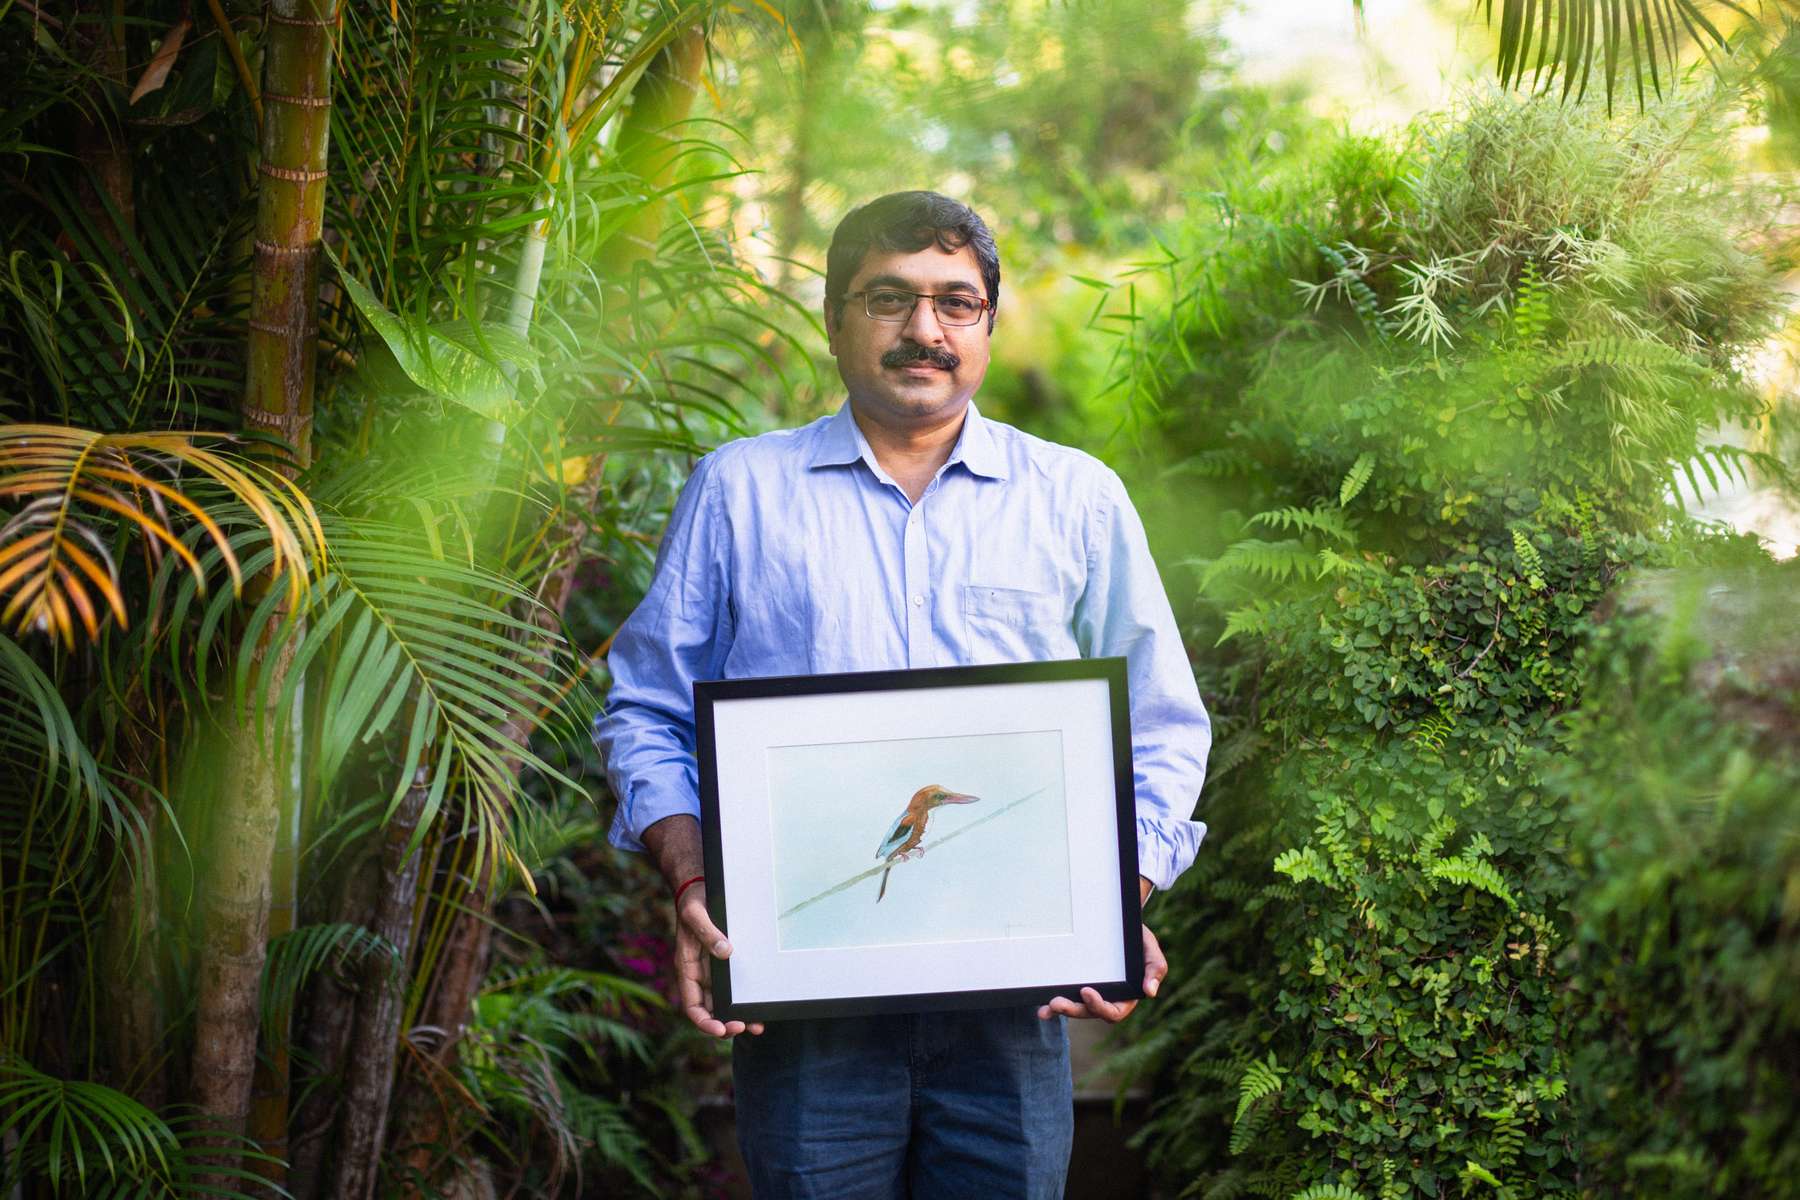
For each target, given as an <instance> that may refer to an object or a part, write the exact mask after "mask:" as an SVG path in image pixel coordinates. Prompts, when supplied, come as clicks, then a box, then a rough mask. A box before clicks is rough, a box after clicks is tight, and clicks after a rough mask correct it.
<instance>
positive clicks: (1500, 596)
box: [1114, 95, 1775, 1200]
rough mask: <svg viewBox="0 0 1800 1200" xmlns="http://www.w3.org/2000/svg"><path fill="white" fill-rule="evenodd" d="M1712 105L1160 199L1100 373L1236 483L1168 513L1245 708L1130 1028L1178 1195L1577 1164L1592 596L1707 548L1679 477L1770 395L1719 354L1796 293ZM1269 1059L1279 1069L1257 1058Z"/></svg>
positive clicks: (1714, 99) (1226, 672)
mask: <svg viewBox="0 0 1800 1200" xmlns="http://www.w3.org/2000/svg"><path fill="white" fill-rule="evenodd" d="M1728 105H1729V101H1728V99H1722V98H1720V97H1718V96H1706V97H1690V98H1687V99H1685V100H1684V101H1683V102H1682V103H1680V104H1678V105H1670V106H1666V107H1662V108H1658V109H1654V110H1651V111H1649V112H1646V113H1643V114H1640V115H1636V116H1632V117H1629V118H1620V119H1615V120H1609V119H1608V118H1607V117H1606V116H1605V115H1604V114H1603V113H1602V112H1600V111H1599V110H1598V109H1597V108H1595V107H1591V106H1576V105H1571V106H1566V107H1557V106H1554V105H1547V104H1538V103H1532V102H1529V101H1522V100H1515V99H1512V98H1508V97H1505V96H1502V95H1486V96H1482V97H1478V98H1476V99H1473V100H1471V101H1470V102H1469V103H1468V104H1467V105H1466V106H1465V107H1464V108H1462V109H1460V110H1458V111H1457V112H1455V113H1453V114H1447V115H1445V116H1443V117H1439V118H1433V119H1428V120H1426V121H1424V122H1422V123H1421V124H1420V125H1418V126H1417V127H1416V128H1415V129H1413V130H1412V131H1410V132H1409V133H1408V134H1406V135H1404V136H1400V137H1396V138H1394V139H1389V140H1377V139H1366V138H1356V137H1343V138H1340V139H1339V140H1338V141H1336V143H1335V144H1332V145H1330V146H1328V147H1326V148H1325V149H1323V150H1322V151H1321V152H1320V155H1319V157H1318V158H1316V159H1314V158H1310V157H1307V158H1302V159H1300V160H1298V161H1296V162H1294V163H1293V164H1292V165H1291V167H1290V168H1289V169H1287V170H1284V171H1273V172H1271V173H1270V174H1269V175H1268V176H1267V177H1265V178H1262V179H1259V180H1257V181H1256V183H1255V185H1254V186H1243V187H1234V188H1228V189H1227V190H1226V191H1225V192H1224V193H1223V194H1222V195H1221V196H1220V198H1219V201H1218V204H1217V206H1216V213H1215V214H1212V215H1208V216H1204V217H1202V216H1196V217H1194V218H1193V219H1191V220H1190V221H1188V222H1187V223H1185V224H1183V225H1181V226H1178V227H1177V228H1175V229H1174V230H1172V231H1170V232H1169V233H1168V234H1167V235H1166V239H1165V240H1166V241H1167V242H1168V244H1169V245H1170V246H1171V247H1173V250H1172V251H1171V256H1172V257H1171V262H1170V263H1169V264H1168V265H1167V271H1168V273H1169V275H1170V276H1171V277H1172V278H1173V280H1174V283H1173V286H1172V287H1171V289H1170V293H1171V295H1170V301H1169V307H1168V308H1167V309H1166V310H1163V311H1159V312H1155V313H1152V314H1147V315H1145V314H1140V313H1138V312H1137V311H1136V309H1135V308H1134V309H1132V310H1131V311H1132V312H1133V317H1134V319H1133V321H1132V323H1131V325H1130V328H1129V329H1128V330H1127V331H1126V332H1124V333H1122V334H1121V335H1120V338H1119V343H1118V344H1119V358H1118V364H1119V365H1118V378H1119V380H1120V384H1119V387H1118V388H1117V389H1116V390H1115V393H1114V395H1115V397H1126V398H1129V397H1140V396H1141V397H1144V398H1145V402H1144V403H1137V404H1136V409H1137V419H1138V420H1139V421H1140V422H1142V423H1143V425H1144V426H1145V427H1146V428H1147V429H1148V430H1149V431H1151V432H1152V433H1153V435H1154V436H1153V438H1146V439H1145V440H1146V442H1151V443H1153V444H1156V445H1157V446H1159V447H1161V448H1166V449H1167V451H1168V453H1170V454H1171V455H1173V456H1175V457H1176V458H1178V459H1179V458H1180V457H1181V456H1191V458H1189V459H1188V461H1189V462H1190V463H1192V464H1193V466H1192V468H1191V469H1190V470H1187V471H1181V470H1180V469H1179V468H1176V469H1165V471H1164V478H1166V479H1180V480H1182V481H1184V483H1185V487H1184V490H1183V493H1182V495H1181V496H1180V497H1179V500H1178V501H1175V502H1173V503H1175V504H1179V507H1180V509H1181V511H1183V512H1186V513H1190V514H1191V513H1193V512H1207V513H1212V514H1216V515H1215V516H1214V518H1213V519H1212V521H1211V522H1210V523H1209V524H1205V525H1199V526H1196V525H1195V524H1194V523H1193V522H1192V521H1191V520H1190V521H1188V522H1187V523H1186V524H1185V525H1184V526H1170V527H1169V529H1168V530H1167V531H1166V532H1165V536H1164V538H1163V539H1162V540H1163V541H1164V543H1165V544H1167V543H1169V542H1170V541H1171V540H1173V541H1174V546H1173V548H1175V549H1177V550H1178V551H1180V552H1183V553H1185V554H1186V555H1187V556H1188V559H1189V561H1190V562H1192V563H1194V564H1195V565H1196V566H1197V567H1198V568H1199V570H1198V581H1199V595H1198V596H1197V597H1196V598H1195V600H1194V602H1193V603H1192V605H1191V606H1190V616H1189V620H1190V622H1191V625H1192V628H1193V630H1194V634H1195V639H1196V641H1197V642H1198V643H1199V644H1202V645H1205V644H1207V643H1210V642H1214V641H1215V640H1217V641H1218V642H1222V643H1224V646H1223V647H1222V648H1221V649H1219V650H1215V651H1214V657H1212V658H1211V659H1210V660H1209V661H1207V662H1206V663H1205V665H1204V666H1203V668H1202V687H1203V691H1204V692H1205V694H1206V696H1207V700H1208V703H1209V705H1210V706H1211V707H1212V709H1213V711H1214V715H1215V720H1216V722H1217V728H1218V729H1219V732H1220V744H1221V747H1222V751H1223V748H1226V747H1231V746H1233V745H1238V746H1242V745H1246V744H1249V743H1248V742H1247V741H1246V740H1245V739H1248V738H1250V737H1251V736H1252V735H1254V736H1256V737H1258V738H1259V739H1260V741H1259V742H1258V743H1256V744H1257V747H1258V748H1257V749H1256V750H1255V751H1254V752H1245V751H1242V750H1239V751H1238V752H1237V753H1236V754H1235V755H1234V757H1233V758H1232V759H1231V770H1230V771H1229V773H1228V774H1225V775H1223V777H1221V776H1220V775H1219V774H1218V773H1215V775H1214V777H1213V779H1212V780H1210V781H1209V783H1208V787H1207V791H1206V793H1205V795H1204V796H1203V798H1202V812H1201V815H1202V816H1203V817H1204V818H1205V819H1206V820H1207V822H1208V823H1209V825H1210V826H1211V829H1212V834H1211V836H1210V838H1209V841H1208V844H1207V847H1206V849H1205V850H1204V851H1203V853H1202V855H1201V861H1200V863H1199V864H1197V866H1196V868H1195V870H1194V871H1192V872H1190V874H1189V876H1187V877H1184V882H1183V884H1182V885H1180V886H1178V888H1177V890H1176V892H1175V893H1174V894H1173V895H1172V896H1171V897H1170V898H1169V899H1168V900H1167V901H1165V903H1164V907H1163V910H1162V916H1161V918H1160V922H1161V923H1160V924H1159V925H1158V932H1159V935H1161V936H1162V938H1163V942H1164V945H1165V947H1167V948H1168V950H1169V953H1170V955H1171V960H1172V961H1180V962H1183V963H1192V964H1195V965H1196V969H1197V973H1196V975H1195V977H1194V978H1193V979H1192V980H1191V981H1190V982H1185V983H1179V984H1174V985H1173V986H1171V987H1170V988H1168V989H1165V991H1164V997H1165V999H1164V1001H1163V1003H1161V1004H1160V1005H1153V1006H1150V1007H1149V1008H1148V1009H1147V1010H1146V1013H1145V1016H1146V1017H1147V1019H1145V1020H1143V1021H1142V1023H1141V1024H1140V1025H1139V1026H1138V1027H1137V1028H1136V1029H1134V1030H1130V1031H1129V1032H1130V1033H1132V1034H1135V1035H1137V1036H1138V1037H1140V1038H1142V1039H1143V1043H1142V1045H1141V1046H1140V1047H1138V1048H1137V1051H1136V1052H1134V1055H1133V1057H1131V1058H1130V1059H1128V1062H1131V1063H1137V1064H1140V1065H1145V1064H1149V1063H1151V1062H1160V1064H1161V1065H1162V1069H1163V1072H1164V1077H1163V1079H1162V1081H1161V1083H1160V1085H1159V1087H1158V1088H1157V1094H1158V1095H1159V1096H1160V1097H1161V1100H1160V1101H1159V1103H1158V1105H1157V1107H1156V1110H1155V1112H1154V1114H1153V1117H1152V1120H1151V1122H1150V1126H1149V1128H1148V1129H1147V1130H1146V1131H1145V1134H1144V1138H1143V1143H1144V1145H1145V1146H1146V1147H1147V1148H1148V1150H1149V1152H1150V1154H1151V1156H1152V1159H1153V1161H1155V1162H1156V1163H1157V1165H1158V1166H1159V1167H1160V1169H1161V1170H1163V1171H1164V1172H1165V1173H1167V1174H1169V1175H1171V1176H1173V1177H1174V1178H1175V1179H1176V1180H1177V1181H1179V1182H1180V1183H1181V1184H1182V1185H1184V1186H1186V1187H1187V1188H1188V1189H1189V1190H1190V1191H1192V1192H1194V1193H1197V1194H1206V1193H1207V1191H1208V1190H1209V1189H1212V1188H1214V1187H1218V1188H1221V1189H1225V1190H1226V1191H1227V1192H1229V1191H1231V1190H1234V1189H1242V1190H1248V1191H1252V1192H1256V1193H1258V1194H1264V1195H1277V1196H1287V1195H1301V1196H1304V1195H1309V1194H1310V1195H1319V1196H1345V1195H1361V1196H1365V1197H1366V1196H1380V1197H1382V1198H1383V1200H1388V1198H1390V1197H1392V1198H1400V1197H1406V1198H1412V1197H1434V1198H1435V1197H1441V1196H1443V1197H1447V1196H1460V1195H1478V1194H1493V1195H1496V1196H1508V1197H1514V1198H1518V1200H1523V1198H1525V1197H1538V1196H1554V1195H1574V1194H1575V1193H1576V1192H1577V1190H1578V1189H1579V1188H1581V1187H1583V1186H1585V1184H1584V1180H1585V1178H1586V1176H1585V1170H1586V1168H1585V1165H1584V1162H1585V1155H1586V1153H1587V1152H1588V1151H1589V1149H1590V1148H1591V1147H1592V1146H1593V1144H1594V1143H1593V1142H1591V1141H1590V1140H1588V1134H1589V1132H1590V1127H1591V1126H1590V1123H1591V1121H1592V1120H1593V1117H1592V1116H1591V1115H1590V1113H1589V1112H1588V1111H1587V1110H1584V1109H1582V1108H1580V1107H1578V1099H1577V1089H1576V1087H1575V1086H1574V1084H1575V1081H1576V1080H1577V1079H1578V1078H1579V1076H1578V1075H1577V1070H1576V1064H1575V1061H1574V1059H1575V1057H1576V1056H1577V1055H1578V1054H1580V1053H1581V1052H1582V1051H1581V1048H1582V1047H1583V1046H1584V1044H1585V1043H1584V1042H1583V1040H1582V1039H1580V1038H1578V1037H1575V1036H1573V1034H1574V1032H1575V1030H1574V1027H1573V1026H1572V1024H1571V1015H1570V1010H1569V1008H1568V1004H1567V999H1568V996H1569V989H1570V987H1571V981H1572V979H1573V978H1580V976H1579V975H1578V974H1572V973H1571V968H1570V965H1569V958H1568V955H1569V953H1570V947H1571V945H1573V944H1575V942H1576V939H1577V938H1578V936H1579V935H1580V930H1581V928H1582V927H1581V925H1580V923H1579V921H1578V920H1577V919H1575V918H1574V917H1572V916H1571V914H1570V912H1569V911H1568V910H1567V909H1566V908H1565V902H1566V900H1567V898H1568V896H1569V895H1570V893H1571V891H1572V890H1574V889H1575V888H1576V879H1575V877H1574V876H1572V874H1571V873H1570V871H1569V870H1568V868H1567V867H1566V865H1565V863H1566V856H1567V855H1568V854H1569V853H1570V851H1571V846H1572V839H1573V838H1574V837H1575V836H1576V832H1575V831H1576V830H1577V829H1578V828H1580V825H1579V821H1580V820H1582V819H1583V818H1581V817H1580V815H1579V813H1578V812H1575V811H1572V810H1571V807H1570V806H1569V805H1568V804H1567V803H1566V802H1565V800H1564V799H1563V797H1562V796H1561V795H1560V794H1559V793H1556V792H1553V791H1552V790H1551V789H1550V788H1549V787H1548V786H1547V783H1546V773H1547V771H1548V770H1549V765H1550V764H1553V763H1555V762H1556V761H1558V755H1559V751H1560V748H1561V747H1562V746H1563V745H1564V741H1565V738H1566V736H1567V733H1566V730H1565V715H1566V714H1567V713H1569V712H1570V711H1572V710H1575V709H1576V708H1577V707H1578V706H1579V705H1580V704H1581V702H1582V698H1583V696H1584V695H1585V681H1586V674H1585V671H1586V668H1585V662H1586V658H1585V655H1586V651H1585V649H1584V647H1585V645H1586V638H1587V630H1588V628H1589V624H1590V620H1591V615H1592V614H1593V613H1594V612H1595V611H1596V610H1597V609H1598V608H1599V606H1600V605H1601V603H1602V601H1603V600H1604V599H1605V598H1606V597H1607V596H1608V595H1609V594H1610V593H1611V592H1612V590H1613V589H1614V588H1615V586H1616V585H1617V581H1618V580H1619V579H1620V577H1621V576H1622V575H1623V574H1624V573H1626V572H1628V571H1630V570H1632V569H1634V568H1636V567H1638V566H1640V565H1643V564H1646V563H1654V562H1657V561H1672V560H1673V558H1674V557H1675V556H1677V555H1678V554H1679V553H1682V552H1683V551H1682V550H1681V549H1680V548H1681V547H1682V546H1683V545H1685V544H1687V542H1688V541H1689V540H1690V539H1689V537H1688V535H1687V534H1686V533H1685V532H1683V527H1682V526H1681V524H1680V523H1679V520H1678V519H1677V518H1676V516H1675V514H1674V513H1673V512H1672V510H1671V507H1670V503H1669V500H1668V498H1667V488H1668V486H1669V484H1670V481H1671V480H1672V479H1673V478H1675V477H1676V475H1677V473H1678V472H1679V471H1680V470H1681V469H1682V467H1683V465H1684V464H1686V463H1688V462H1690V461H1691V460H1692V459H1693V458H1694V457H1695V456H1696V455H1697V454H1698V453H1699V451H1700V446H1701V437H1702V433H1703V431H1704V430H1706V429H1707V428H1709V427H1710V426H1712V425H1714V424H1716V423H1719V422H1722V421H1730V420H1732V419H1738V418H1747V417H1749V416H1750V415H1752V414H1754V413H1755V412H1756V411H1757V409H1758V407H1759V401H1758V400H1757V399H1756V397H1755V396H1754V394H1753V392H1752V390H1751V389H1750V388H1749V387H1747V386H1746V385H1745V384H1744V382H1743V381H1742V380H1741V378H1740V376H1739V374H1738V371H1737V365H1736V364H1737V363H1738V362H1739V361H1740V359H1741V357H1742V355H1743V353H1744V351H1745V350H1746V348H1747V347H1749V346H1750V345H1752V344H1753V343H1754V342H1755V341H1756V340H1757V339H1758V338H1760V337H1761V336H1763V334H1764V333H1765V331H1766V330H1767V329H1768V328H1769V327H1770V322H1771V316H1772V313H1773V312H1774V302H1775V294H1774V292H1773V290H1772V281H1773V277H1772V274H1771V272H1770V270H1769V268H1768V267H1767V265H1766V264H1764V263H1762V262H1760V261H1758V260H1757V259H1755V258H1754V257H1752V256H1751V255H1750V254H1749V253H1747V252H1746V251H1745V250H1744V249H1743V248H1742V246H1741V244H1740V242H1739V241H1738V240H1737V239H1738V236H1739V231H1740V230H1741V229H1742V228H1744V222H1745V221H1746V220H1747V219H1748V218H1749V217H1750V216H1751V215H1753V214H1754V212H1755V211H1756V210H1754V209H1753V208H1750V207H1747V205H1748V204H1749V203H1750V201H1749V199H1748V198H1747V197H1745V196H1744V195H1743V194H1741V193H1740V192H1739V191H1737V190H1736V189H1735V188H1734V186H1733V185H1731V184H1730V183H1729V182H1728V180H1727V178H1726V176H1725V174H1724V170H1725V168H1724V166H1723V164H1722V163H1721V161H1720V160H1719V159H1718V157H1717V142H1718V139H1719V137H1720V133H1719V131H1720V130H1721V129H1722V127H1723V122H1724V121H1725V120H1726V113H1727V111H1728ZM1221 296H1229V297H1231V302H1230V303H1229V304H1223V303H1220V302H1219V301H1218V300H1217V299H1216V298H1217V297H1221ZM1114 302H1115V304H1133V305H1135V303H1136V301H1135V298H1126V299H1123V300H1121V299H1118V298H1115V301H1114ZM1115 311H1117V310H1115ZM1196 311H1198V312H1201V313H1202V314H1203V319H1196V318H1195V315H1194V314H1195V312H1196ZM1134 403H1135V401H1134ZM1269 533H1274V534H1279V535H1285V536H1282V537H1280V538H1279V539H1271V538H1268V537H1265V536H1260V535H1264V534H1269ZM1172 982H1173V981H1172ZM1606 996H1607V1003H1608V1004H1611V1005H1614V1006H1631V1005H1635V1004H1636V1003H1637V1001H1636V998H1635V997H1634V996H1633V995H1632V994H1631V993H1629V992H1624V991H1620V992H1614V991H1612V990H1610V988H1609V989H1608V990H1607V992H1606ZM1584 1061H1585V1060H1584ZM1277 1062H1279V1063H1280V1064H1282V1071H1283V1074H1282V1075H1281V1077H1280V1080H1279V1088H1278V1089H1277V1088H1274V1087H1272V1086H1270V1079H1269V1077H1268V1076H1266V1075H1264V1074H1262V1073H1261V1071H1260V1070H1258V1071H1257V1072H1256V1073H1255V1074H1247V1073H1246V1064H1267V1065H1269V1066H1271V1067H1272V1064H1274V1063H1277ZM1629 1069H1630V1068H1629V1065H1628V1063H1627V1065H1625V1066H1624V1067H1622V1070H1625V1071H1627V1072H1628V1071H1629ZM1222 1073H1223V1074H1225V1075H1226V1077H1227V1079H1228V1080H1229V1082H1231V1083H1236V1084H1238V1089H1239V1090H1238V1091H1237V1093H1236V1105H1237V1107H1236V1109H1235V1111H1234V1110H1233V1108H1232V1107H1231V1106H1232V1103H1233V1099H1232V1097H1231V1096H1230V1095H1227V1096H1225V1097H1221V1096H1220V1095H1219V1091H1220V1085H1219V1077H1220V1075H1221V1074H1222ZM1578 1118H1579V1119H1578ZM1664 1141H1665V1142H1666V1141H1667V1139H1664ZM1682 1149H1683V1150H1684V1151H1685V1152H1687V1153H1689V1154H1690V1156H1691V1154H1692V1153H1693V1152H1694V1147H1692V1146H1686V1147H1683V1148H1682ZM1607 1194H1630V1193H1629V1192H1623V1193H1607Z"/></svg>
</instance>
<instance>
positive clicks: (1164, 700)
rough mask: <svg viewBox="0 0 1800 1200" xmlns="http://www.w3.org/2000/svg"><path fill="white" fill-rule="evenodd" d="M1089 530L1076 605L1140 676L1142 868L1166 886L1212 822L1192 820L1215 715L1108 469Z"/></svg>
mask: <svg viewBox="0 0 1800 1200" xmlns="http://www.w3.org/2000/svg"><path fill="white" fill-rule="evenodd" d="M1089 528H1090V533H1089V537H1088V578H1087V588H1086V590H1085V591H1084V592H1083V594H1082V597H1081V600H1080V602H1079V603H1078V604H1077V605H1076V609H1075V633H1076V638H1077V640H1078V642H1079V644H1080V646H1081V651H1082V653H1083V654H1085V655H1088V656H1090V657H1096V658H1100V657H1109V656H1114V655H1121V656H1123V657H1124V658H1125V660H1126V674H1127V677H1128V679H1129V680H1130V683H1131V762H1132V768H1133V777H1134V781H1135V783H1136V788H1137V841H1138V872H1139V873H1140V874H1141V875H1143V876H1144V878H1146V879H1148V880H1149V881H1150V882H1151V883H1152V884H1154V885H1156V886H1157V887H1158V888H1167V887H1168V886H1169V885H1171V884H1172V883H1174V882H1175V878H1176V876H1178V875H1180V874H1181V873H1182V872H1183V871H1185V870H1187V869H1188V867H1189V866H1191V865H1192V864H1193V861H1194V856H1195V854H1196V853H1197V852H1198V851H1199V849H1200V840H1201V839H1202V838H1204V837H1205V836H1206V826H1205V824H1203V823H1202V822H1199V821H1195V820H1192V819H1191V818H1192V816H1193V813H1194V806H1195V804H1196V803H1197V802H1198V801H1199V798H1200V788H1201V785H1202V784H1203V783H1204V782H1205V780H1206V756H1207V752H1208V751H1209V750H1210V749H1211V748H1212V722H1211V720H1210V719H1209V718H1208V717H1207V715H1206V706H1205V705H1204V704H1203V703H1202V702H1201V700H1200V689H1199V687H1198V686H1197V685H1196V684H1195V683H1194V672H1193V670H1192V668H1191V667H1190V666H1189V665H1188V660H1187V654H1186V652H1185V651H1184V650H1183V648H1182V644H1181V635H1180V633H1179V631H1178V630H1177V629H1176V627H1175V614H1174V613H1173V612H1172V611H1171V609H1170V607H1169V597H1168V594H1167V593H1166V592H1164V591H1163V585H1162V579H1161V577H1160V576H1159V575H1158V574H1157V570H1156V562H1155V560H1154V559H1152V558H1151V557H1150V544H1149V541H1148V539H1147V538H1146V537H1145V536H1144V526H1143V522H1142V521H1140V520H1139V519H1138V515H1137V510H1136V509H1134V508H1133V507H1132V505H1131V498H1130V497H1129V496H1128V495H1127V494H1126V492H1125V485H1124V484H1123V483H1121V482H1120V480H1119V477H1118V476H1117V475H1116V474H1115V473H1113V472H1112V471H1110V470H1108V471H1106V472H1105V478H1104V480H1103V481H1102V483H1101V485H1100V487H1099V489H1098V495H1097V497H1096V499H1095V502H1094V506H1093V511H1092V516H1091V524H1090V526H1089Z"/></svg>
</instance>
